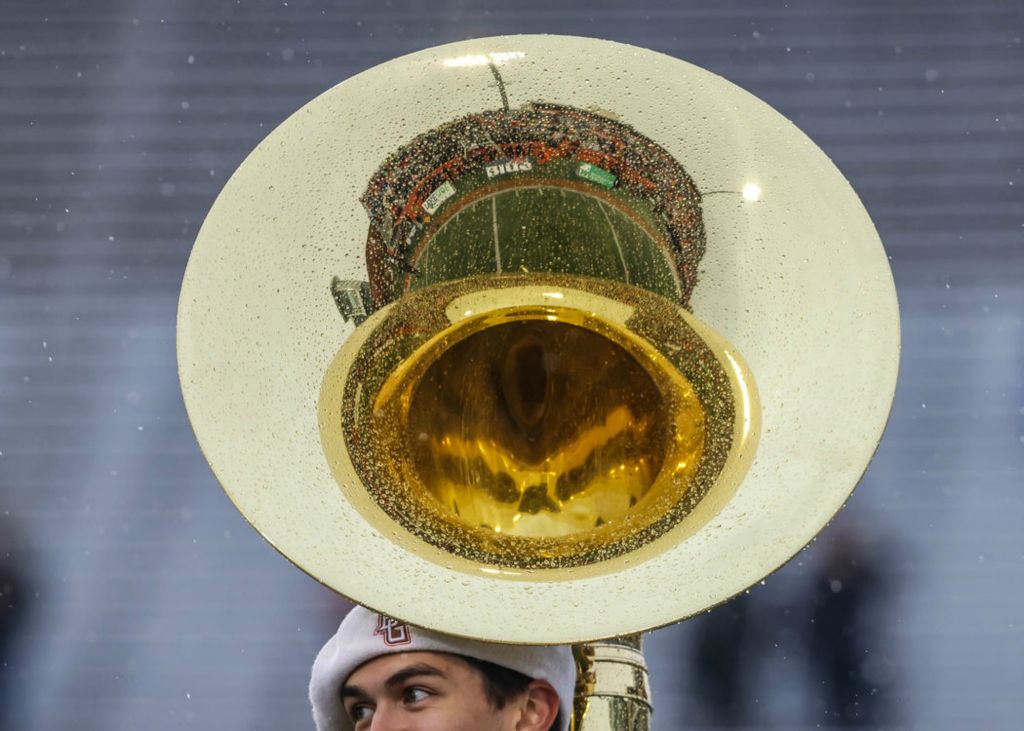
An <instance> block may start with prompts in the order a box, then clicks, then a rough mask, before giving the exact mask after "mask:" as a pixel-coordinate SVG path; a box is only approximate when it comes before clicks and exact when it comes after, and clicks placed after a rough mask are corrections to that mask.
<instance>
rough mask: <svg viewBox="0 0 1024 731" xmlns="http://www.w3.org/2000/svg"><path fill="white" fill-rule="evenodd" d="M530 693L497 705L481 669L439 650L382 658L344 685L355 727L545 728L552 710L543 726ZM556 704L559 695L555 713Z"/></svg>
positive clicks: (431, 730)
mask: <svg viewBox="0 0 1024 731" xmlns="http://www.w3.org/2000/svg"><path fill="white" fill-rule="evenodd" d="M535 682H536V681H535ZM548 687H549V688H550V686H548ZM550 692H551V694H554V691H553V690H551V691H550ZM531 695H535V693H529V692H528V693H525V694H523V697H521V698H517V699H514V700H512V701H510V702H508V703H506V704H505V707H504V708H501V709H499V708H495V707H494V706H493V705H492V704H491V703H490V701H489V700H488V698H487V695H486V692H485V690H484V678H483V676H482V675H481V674H480V672H479V671H478V670H476V669H475V668H473V667H472V666H470V665H469V664H468V663H466V662H465V661H464V660H462V659H461V658H459V657H457V656H455V655H448V654H444V653H438V652H402V653H397V654H394V655H384V656H382V657H378V658H377V659H375V660H371V661H370V662H368V663H366V664H365V665H363V666H361V667H359V668H358V669H357V670H356V671H355V672H354V673H352V675H350V676H349V677H348V680H346V681H345V684H344V686H342V689H341V696H342V700H343V701H344V703H345V711H346V713H348V715H349V718H351V719H352V722H353V723H354V724H355V728H356V731H547V728H548V725H549V724H550V723H551V721H552V720H553V714H549V716H548V717H547V720H546V723H547V724H548V725H544V726H543V727H542V726H541V725H540V724H542V723H544V722H545V718H544V715H543V710H542V711H541V712H538V711H537V707H536V699H534V701H532V702H531V699H530V696H531ZM548 700H549V702H550V698H549V699H548ZM542 701H543V699H542ZM557 705H558V701H557V695H555V696H554V706H555V711H554V712H555V713H557ZM531 724H532V725H531Z"/></svg>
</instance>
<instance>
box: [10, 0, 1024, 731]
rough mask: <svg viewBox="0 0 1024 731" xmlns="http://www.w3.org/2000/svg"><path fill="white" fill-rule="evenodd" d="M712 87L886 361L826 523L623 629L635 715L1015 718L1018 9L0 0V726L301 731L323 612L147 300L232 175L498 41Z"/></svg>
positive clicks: (807, 720)
mask: <svg viewBox="0 0 1024 731" xmlns="http://www.w3.org/2000/svg"><path fill="white" fill-rule="evenodd" d="M526 32H528V33H566V34H574V35H587V36H596V37H602V38H610V39H614V40H619V41H624V42H627V43H633V44H636V45H640V46H645V47H648V48H652V49H655V50H658V51H662V52H665V53H668V54H671V55H673V56H677V57H679V58H682V59H685V60H687V61H690V62H693V63H695V64H698V65H700V66H703V67H706V68H708V69H710V70H711V71H714V72H716V73H718V74H721V75H722V76H724V77H725V78H727V79H729V80H731V81H733V82H735V83H737V84H739V85H741V86H743V87H744V88H746V89H747V90H749V91H751V92H752V93H754V94H756V95H757V96H759V97H761V98H762V99H764V100H765V101H767V102H768V103H770V104H771V105H773V106H774V107H775V108H776V109H778V110H779V111H780V112H782V113H783V114H785V115H786V116H788V117H789V118H791V119H792V120H793V121H794V122H795V123H796V124H797V125H798V126H799V127H800V128H802V129H803V130H804V131H805V132H807V133H808V134H809V135H810V136H811V137H812V138H813V139H814V140H815V141H816V142H817V143H818V144H819V145H820V146H821V147H822V148H823V149H824V150H825V152H826V153H828V154H829V155H830V156H831V157H832V159H833V160H834V161H835V162H836V164H837V165H838V166H839V168H840V169H841V170H843V171H844V172H845V174H846V175H847V176H848V177H849V179H850V181H851V182H852V184H853V187H854V188H855V189H856V190H857V192H858V193H859V194H860V195H861V197H862V199H863V201H864V204H865V205H866V207H867V209H868V211H869V212H870V213H871V215H872V217H873V218H874V220H875V223H876V225H877V227H878V229H879V232H880V234H881V237H882V240H883V241H884V242H885V245H886V247H887V249H888V252H889V254H890V255H891V261H892V267H893V271H894V274H895V278H896V285H897V289H898V292H899V297H900V302H901V309H902V317H903V360H902V371H901V377H900V383H899V387H898V391H897V396H896V402H895V405H894V408H893V413H892V418H891V420H890V423H889V427H888V431H887V433H886V436H885V439H884V440H883V442H882V444H881V446H880V448H879V450H878V453H877V456H876V458H875V460H874V462H873V463H872V465H871V467H870V468H869V470H868V472H867V475H866V476H865V479H864V482H863V483H862V485H861V486H860V488H858V490H857V491H856V492H855V493H854V496H853V498H852V499H851V501H850V503H849V505H848V507H847V508H846V509H845V510H844V511H843V512H842V513H841V515H840V517H839V518H838V519H837V520H836V521H835V523H834V524H833V526H831V527H830V528H829V529H828V530H827V531H826V532H825V533H823V534H822V536H821V537H820V538H819V539H818V540H817V541H816V542H815V543H814V544H812V546H811V547H809V549H808V550H806V551H805V552H803V553H802V554H800V555H799V556H798V557H797V558H796V559H794V561H793V562H792V563H790V564H789V565H788V566H786V567H785V568H784V569H782V570H781V571H779V572H778V573H776V574H774V575H773V576H772V577H770V578H769V579H768V580H767V581H766V582H765V583H764V585H761V586H756V587H754V588H753V589H752V590H751V591H750V592H749V593H748V594H747V595H745V596H744V597H742V598H741V599H740V600H739V601H736V602H733V603H731V604H728V605H725V606H724V607H721V608H719V609H716V610H714V611H713V612H711V613H710V614H708V615H705V616H703V617H700V618H697V619H695V620H692V621H690V622H687V623H684V624H682V625H679V626H676V627H673V628H669V629H665V630H661V631H659V632H657V633H656V634H655V635H654V636H653V638H652V639H651V640H650V641H649V642H648V648H649V649H648V655H649V659H650V662H651V666H652V673H653V685H654V692H655V701H656V703H657V711H656V715H655V728H656V729H657V730H658V731H672V730H673V729H683V728H687V729H689V728H723V727H738V728H804V727H806V728H832V727H839V726H857V725H861V726H865V727H870V728H891V729H895V728H922V729H1011V728H1013V729H1016V728H1020V718H1021V717H1022V715H1024V700H1022V697H1024V694H1022V692H1021V680H1020V679H1021V677H1024V629H1022V623H1024V618H1022V616H1021V614H1022V612H1021V610H1022V605H1024V601H1022V599H1024V536H1022V533H1021V525H1022V523H1024V492H1022V487H1024V479H1022V478H1024V391H1022V380H1024V376H1022V371H1024V328H1022V313H1024V284H1022V282H1024V197H1022V193H1024V174H1022V165H1024V137H1022V130H1024V119H1022V114H1024V45H1022V40H1021V37H1022V35H1024V4H1022V3H1021V2H1019V1H1017V0H1014V1H1009V2H997V1H995V0H992V1H989V2H960V3H956V2H921V1H918V2H881V1H879V0H871V1H867V2H864V1H858V2H852V1H850V2H810V1H809V0H794V1H793V2H789V3H778V2H752V1H747V2H730V3H713V2H710V1H706V0H701V1H700V2H689V3H670V2H647V1H645V0H637V1H635V2H631V3H628V4H619V5H612V4H606V3H602V2H586V3H584V2H571V3H564V4H558V3H554V2H550V0H522V1H521V2H518V3H501V2H486V3H468V2H459V1H446V0H436V1H435V2H430V3H412V2H399V1H397V0H395V1H391V0H376V1H375V2H350V3H335V4H328V3H319V2H308V1H306V0H289V1H288V2H273V3H271V2H266V3H256V2H242V1H241V0H239V1H238V2H199V1H198V0H196V1H193V2H184V1H180V0H179V1H177V2H173V1H172V2H154V1H153V0H131V1H130V0H122V1H121V2H90V3H86V2H81V3H73V2H55V1H52V0H47V1H39V0H35V1H30V0H3V2H2V3H0V572H2V573H0V717H2V719H3V720H2V721H0V728H3V729H18V730H19V731H20V730H22V729H32V730H35V729H38V730H40V731H62V730H64V729H69V730H70V729H76V730H81V729H106V730H109V731H120V730H125V731H127V730H128V729H140V728H145V729H153V730H160V729H179V728H193V727H194V728H204V729H305V728H311V722H310V721H309V715H308V710H307V707H306V700H305V687H306V682H307V675H308V669H309V666H310V663H311V661H312V658H313V656H314V655H315V653H316V650H317V649H318V647H319V646H320V644H321V643H322V642H323V641H324V640H325V639H326V637H327V636H328V635H329V634H330V633H331V632H332V631H333V628H334V626H335V625H336V623H337V621H338V619H339V618H340V616H341V614H342V613H343V611H344V609H345V604H344V602H342V601H341V600H340V599H338V598H337V597H335V596H334V595H333V594H332V593H331V592H329V591H327V590H326V589H323V588H322V587H320V586H318V585H317V584H316V583H315V582H314V581H313V580H311V579H309V578H308V577H306V576H305V575H303V574H302V573H301V572H299V571H298V570H297V569H295V568H293V567H292V566H291V565H290V564H289V563H288V562H287V561H285V560H284V559H283V558H281V557H280V556H279V555H277V554H276V553H275V552H274V551H273V549H271V548H270V547H269V546H268V545H266V544H264V543H263V541H262V540H261V539H260V538H259V536H258V535H257V534H256V533H255V532H254V531H253V530H252V529H250V528H249V526H248V525H247V524H246V523H245V522H244V520H243V519H242V518H241V516H240V515H239V514H237V513H236V511H235V509H234V508H233V506H232V505H231V504H230V502H229V501H228V499H227V498H226V497H225V495H224V494H223V492H222V491H221V490H220V488H219V486H218V484H217V483H216V481H215V480H214V478H213V476H212V474H211V473H210V471H209V469H208V467H207V465H206V463H205V462H204V460H203V458H202V456H201V455H200V452H199V449H198V447H197V445H196V443H195V440H194V438H193V435H192V431H191V428H190V427H189V424H188V421H187V419H186V416H185V412H184V408H183V406H182V400H181V395H180V392H179V389H178V381H177V377H176V370H175V355H174V325H175V321H174V318H175V309H176V299H177V293H178V287H179V284H180V281H181V277H182V273H183V271H184V266H185V262H186V259H187V257H188V253H189V249H190V247H191V244H192V241H193V239H194V237H195V234H196V232H197V230H198V227H199V225H200V223H201V221H202V219H203V217H204V215H205V214H206V212H207V210H208V209H209V207H210V205H211V203H212V201H213V199H214V197H215V196H216V194H217V192H218V191H219V189H220V188H221V186H222V185H223V184H224V182H225V181H226V180H227V178H228V177H229V176H230V174H231V173H232V171H233V170H234V169H235V168H236V167H237V166H238V165H239V163H240V162H241V161H242V159H243V158H244V156H245V155H246V154H247V153H248V152H249V151H250V150H251V149H252V148H253V147H254V146H255V145H256V144H257V143H258V142H259V141H260V140H261V139H262V138H263V137H264V136H265V135H266V134H267V133H268V132H269V131H270V130H271V129H273V128H274V127H275V126H276V125H277V124H278V123H280V122H281V121H282V120H283V119H284V118H285V117H286V116H288V115H289V114H290V113H291V112H292V111H294V110H295V109H297V108H298V107H300V106H301V105H302V104H304V103H305V102H307V101H308V100H310V99H311V98H313V97H314V96H316V95H318V94H319V93H320V92H322V91H324V90H325V89H327V88H328V87H330V86H332V85H334V84H336V83H338V82H340V81H342V80H343V79H345V78H347V77H349V76H351V75H353V74H355V73H357V72H359V71H362V70H364V69H366V68H368V67H370V66H372V65H375V64H378V63H380V62H383V61H386V60H388V59H390V58H392V57H395V56H397V55H401V54H404V53H407V52H410V51H414V50H418V49H421V48H424V47H427V46H431V45H436V44H440V43H444V42H448V41H454V40H460V39H464V38H469V37H474V36H484V35H497V34H507V33H526Z"/></svg>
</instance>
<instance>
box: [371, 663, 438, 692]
mask: <svg viewBox="0 0 1024 731" xmlns="http://www.w3.org/2000/svg"><path fill="white" fill-rule="evenodd" d="M420 675H433V676H435V677H438V678H447V677H448V676H447V675H445V674H444V673H443V672H442V671H441V670H439V669H438V668H435V667H434V666H433V665H427V664H426V663H416V664H415V665H410V666H409V667H407V668H402V669H401V670H399V671H398V672H397V673H395V674H394V675H392V676H391V677H390V678H388V679H387V680H386V681H384V685H385V686H386V687H388V688H394V687H395V686H396V685H401V684H402V683H404V682H405V681H407V680H408V679H409V678H415V677H418V676H420Z"/></svg>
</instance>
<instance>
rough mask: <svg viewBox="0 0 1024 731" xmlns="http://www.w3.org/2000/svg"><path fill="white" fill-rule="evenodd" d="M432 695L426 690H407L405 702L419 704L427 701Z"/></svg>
mask: <svg viewBox="0 0 1024 731" xmlns="http://www.w3.org/2000/svg"><path fill="white" fill-rule="evenodd" d="M431 695H433V694H432V693H431V692H430V691H429V690H427V689H426V688H406V690H405V693H404V694H403V696H404V697H403V700H405V702H406V703H419V702H420V701H425V700H426V699H427V698H429V697H430V696H431Z"/></svg>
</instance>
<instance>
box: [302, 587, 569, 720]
mask: <svg viewBox="0 0 1024 731" xmlns="http://www.w3.org/2000/svg"><path fill="white" fill-rule="evenodd" d="M397 652H445V653H448V654H451V655H463V656H466V657H472V658H476V659H477V660H485V661H486V662H491V663H494V664H495V665H501V666H502V667H505V668H508V669H510V670H515V671H516V672H520V673H522V674H523V675H525V676H527V677H529V678H533V679H534V680H546V681H547V682H549V683H551V686H552V687H553V688H554V689H555V692H556V693H558V703H559V707H560V708H561V711H562V728H561V731H568V730H569V720H570V718H571V717H572V700H573V693H574V692H575V689H576V663H575V660H574V659H573V656H572V650H571V649H570V648H569V647H567V646H565V645H559V646H544V645H504V644H499V643H496V642H482V641H480V640H468V639H464V638H461V637H452V636H450V635H445V634H441V633H440V632H433V631H431V630H427V629H421V628H419V627H413V626H410V625H408V624H405V623H404V622H400V621H398V620H395V619H391V618H390V617H386V616H384V615H382V614H377V613H376V612H371V611H370V610H368V609H364V608H363V607H356V608H355V609H353V610H352V611H351V612H349V613H348V616H346V617H345V619H344V620H343V621H342V623H341V626H340V627H338V631H337V632H336V633H335V634H334V636H333V637H332V638H331V639H330V640H328V641H327V644H326V645H324V646H323V648H322V649H321V650H320V653H319V654H318V655H317V656H316V661H315V662H314V663H313V673H312V677H311V678H310V681H309V700H310V703H312V704H313V720H314V721H315V722H316V727H317V731H352V728H353V726H352V721H351V719H349V717H348V714H347V713H345V706H344V705H343V704H342V702H341V694H340V691H341V686H342V685H343V684H344V682H345V681H346V680H347V679H348V676H349V675H351V674H352V673H353V672H354V671H355V670H356V669H357V668H358V667H359V666H361V665H362V664H363V663H366V662H368V661H370V660H373V659H374V658H376V657H380V656H381V655H390V654H393V653H397Z"/></svg>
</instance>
